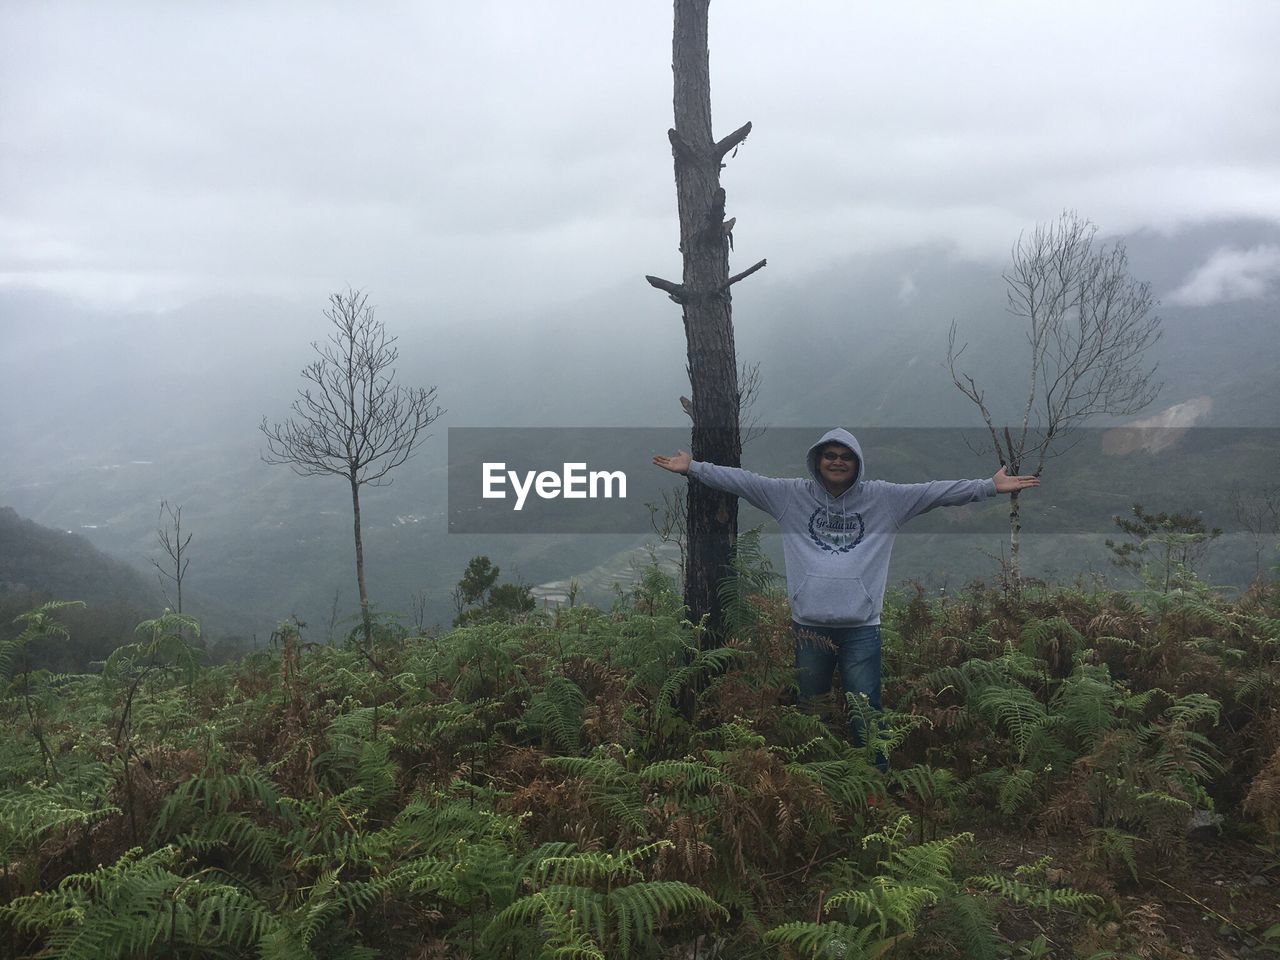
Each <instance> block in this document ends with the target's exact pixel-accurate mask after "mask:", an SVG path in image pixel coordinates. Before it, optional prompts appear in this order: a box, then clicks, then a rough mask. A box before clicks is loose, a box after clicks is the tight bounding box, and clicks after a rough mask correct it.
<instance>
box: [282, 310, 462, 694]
mask: <svg viewBox="0 0 1280 960" xmlns="http://www.w3.org/2000/svg"><path fill="white" fill-rule="evenodd" d="M324 315H325V317H326V318H328V320H329V322H330V323H331V324H332V325H333V332H332V333H330V334H329V338H328V341H327V342H326V343H325V344H324V345H323V346H322V345H321V344H319V343H312V344H311V346H312V349H314V350H315V352H316V353H317V354H319V357H318V359H316V360H315V361H313V362H312V363H311V364H309V365H308V366H306V367H304V368H303V370H302V379H303V380H305V381H306V383H307V384H308V385H307V386H305V387H303V388H302V389H300V390H299V391H298V399H297V400H295V401H294V402H293V412H294V417H293V419H291V420H287V421H285V422H284V423H276V424H269V423H268V422H267V420H266V418H265V417H264V418H263V420H262V425H261V430H262V432H263V434H264V435H265V436H266V438H267V451H268V452H267V453H265V454H263V457H262V458H263V460H265V461H266V462H267V463H283V464H287V465H288V466H289V467H291V468H292V469H293V471H294V473H297V474H298V475H299V476H304V477H310V476H322V475H326V474H331V475H334V476H339V477H343V478H344V479H345V480H346V481H347V483H348V484H349V485H350V487H351V511H352V515H353V518H354V535H355V545H356V585H357V586H358V587H359V590H360V619H361V622H362V623H363V625H364V646H363V647H362V652H363V653H364V656H365V658H366V659H368V660H369V662H370V663H371V664H373V665H374V666H375V667H377V668H378V669H380V670H382V669H385V668H384V667H383V666H382V664H381V663H380V661H378V659H377V658H376V657H375V656H374V654H373V618H372V616H371V615H370V611H369V592H368V590H367V589H366V588H365V577H364V541H363V539H362V537H361V534H360V488H361V487H363V486H371V487H380V486H386V485H388V484H390V483H391V478H390V477H389V476H388V474H389V473H390V472H391V471H392V470H394V469H395V468H396V467H398V466H400V465H401V464H402V463H404V462H405V461H406V460H408V459H409V457H410V456H411V455H412V454H413V451H414V449H415V448H416V447H417V446H418V445H419V444H420V443H422V442H423V441H424V440H426V439H427V437H428V436H429V434H427V433H426V429H427V427H428V426H430V425H431V423H432V422H434V421H435V420H437V419H439V418H440V416H441V415H442V414H443V413H444V410H443V409H441V408H440V407H439V406H437V405H436V402H435V400H436V388H435V387H401V386H396V385H395V384H394V382H393V381H394V379H395V369H394V364H395V362H396V358H397V357H398V356H399V351H398V350H397V349H396V347H395V342H396V338H395V337H389V336H387V331H386V329H385V328H384V327H383V325H382V321H380V320H377V319H375V318H374V315H373V307H371V306H369V305H368V297H367V295H366V294H364V293H362V292H360V291H356V290H347V291H346V292H345V293H335V294H333V295H332V296H330V297H329V309H327V310H326V311H325V312H324Z"/></svg>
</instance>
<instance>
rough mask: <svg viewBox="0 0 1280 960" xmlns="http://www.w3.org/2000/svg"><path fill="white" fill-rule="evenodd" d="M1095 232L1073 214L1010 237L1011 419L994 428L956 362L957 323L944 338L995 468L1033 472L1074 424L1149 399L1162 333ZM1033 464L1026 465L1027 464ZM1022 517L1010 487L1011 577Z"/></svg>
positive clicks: (1118, 257)
mask: <svg viewBox="0 0 1280 960" xmlns="http://www.w3.org/2000/svg"><path fill="white" fill-rule="evenodd" d="M1097 232H1098V228H1097V227H1096V226H1095V225H1094V224H1093V223H1091V222H1090V221H1088V220H1086V219H1084V218H1082V217H1081V216H1079V215H1078V214H1076V213H1074V212H1070V211H1068V212H1065V213H1063V214H1062V215H1061V216H1060V217H1059V218H1058V219H1057V220H1054V221H1053V222H1051V223H1048V224H1041V225H1039V226H1037V227H1036V229H1035V230H1034V231H1033V232H1032V233H1031V235H1030V236H1025V235H1024V236H1022V237H1019V238H1018V243H1017V244H1016V245H1015V246H1014V248H1013V255H1012V262H1011V263H1010V265H1009V267H1008V269H1006V270H1005V272H1004V274H1003V277H1004V282H1005V300H1006V303H1007V306H1008V312H1009V313H1010V314H1011V315H1012V316H1014V317H1015V318H1017V320H1018V321H1020V322H1021V323H1022V324H1023V325H1024V326H1025V328H1026V338H1027V344H1028V345H1029V346H1030V348H1031V350H1030V354H1029V356H1028V358H1027V366H1026V367H1025V368H1024V369H1025V370H1026V373H1027V388H1026V390H1027V392H1026V400H1025V402H1024V403H1023V404H1022V410H1021V415H1020V418H1019V419H1018V420H1016V421H1015V422H1014V423H1013V424H1011V425H1005V426H1003V427H1002V429H997V427H996V423H995V420H994V418H993V416H992V413H991V410H990V408H989V407H988V406H987V403H986V394H985V393H984V391H983V390H982V389H981V388H980V387H979V386H978V385H977V383H975V382H974V379H973V377H971V376H969V375H967V374H964V373H960V372H958V371H957V369H956V361H957V360H959V359H960V355H961V354H962V353H963V352H964V350H965V347H964V346H961V347H960V348H959V349H958V350H957V349H956V325H955V324H954V323H952V324H951V331H950V334H949V336H948V340H947V368H948V369H949V370H950V372H951V379H952V381H953V382H954V383H955V385H956V387H957V388H958V389H959V390H960V392H961V393H963V394H964V395H965V396H966V397H968V398H969V400H970V401H972V402H973V403H974V405H975V406H977V408H978V410H979V412H980V413H981V415H982V419H983V422H984V423H985V424H986V426H987V430H988V431H989V432H990V434H991V442H992V444H993V446H994V448H995V454H996V457H997V458H998V459H999V461H1000V465H1001V466H1004V467H1007V468H1008V471H1009V473H1010V474H1012V475H1017V474H1020V473H1024V472H1031V473H1034V474H1035V475H1036V476H1037V477H1038V476H1040V474H1041V473H1042V472H1043V470H1044V465H1045V460H1046V459H1048V457H1049V456H1050V455H1051V453H1052V452H1053V451H1054V450H1055V448H1056V449H1057V450H1058V451H1060V450H1061V449H1062V446H1063V442H1064V441H1066V440H1067V439H1068V436H1069V434H1070V433H1071V431H1072V430H1073V429H1075V428H1076V427H1079V426H1080V425H1081V424H1083V423H1084V422H1085V421H1087V420H1089V419H1090V418H1091V417H1094V416H1098V415H1100V414H1101V415H1107V416H1128V415H1129V414H1132V413H1136V412H1137V411H1139V410H1141V409H1142V408H1143V407H1145V406H1146V405H1147V404H1148V403H1150V402H1151V401H1152V400H1154V399H1155V396H1156V394H1157V393H1158V392H1159V390H1160V384H1159V383H1157V382H1156V380H1155V366H1154V365H1152V366H1147V362H1146V359H1145V356H1144V355H1145V353H1146V350H1147V348H1148V347H1150V346H1152V345H1153V344H1154V343H1155V342H1156V341H1157V340H1159V339H1160V318H1159V317H1158V316H1156V315H1155V314H1154V313H1153V312H1152V311H1153V310H1154V309H1155V307H1156V301H1155V298H1154V297H1153V296H1152V294H1151V286H1150V284H1148V283H1139V282H1138V281H1137V280H1135V279H1134V278H1133V277H1132V276H1130V274H1129V261H1128V256H1127V254H1126V253H1125V248H1124V245H1123V244H1120V243H1116V244H1114V245H1112V246H1110V247H1106V246H1103V247H1097V246H1095V244H1094V238H1095V236H1096V234H1097ZM1032 463H1034V464H1035V467H1034V469H1032V470H1030V471H1028V467H1029V466H1030V465H1031V464H1032ZM1021 530H1022V520H1021V513H1020V511H1019V505H1018V493H1017V492H1016V491H1015V492H1013V493H1011V494H1010V495H1009V564H1010V566H1009V569H1010V573H1011V575H1012V577H1013V579H1014V581H1015V583H1016V582H1017V580H1018V577H1019V572H1020V571H1019V563H1018V548H1019V545H1020V542H1021V536H1020V534H1021Z"/></svg>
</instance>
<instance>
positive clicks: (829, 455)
mask: <svg viewBox="0 0 1280 960" xmlns="http://www.w3.org/2000/svg"><path fill="white" fill-rule="evenodd" d="M822 459H823V460H825V461H826V462H827V463H835V462H836V461H837V460H839V461H840V462H841V463H853V461H854V460H856V459H857V457H855V456H854V455H853V454H852V453H837V452H836V451H834V450H824V451H822Z"/></svg>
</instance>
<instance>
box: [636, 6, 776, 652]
mask: <svg viewBox="0 0 1280 960" xmlns="http://www.w3.org/2000/svg"><path fill="white" fill-rule="evenodd" d="M709 2H710V0H675V29H674V31H673V35H672V65H671V66H672V72H673V73H674V75H675V95H674V107H675V126H674V127H673V128H672V129H670V130H668V131H667V138H668V139H669V140H670V142H671V154H672V157H673V158H674V160H675V178H676V201H677V208H678V210H679V216H680V252H681V255H682V256H683V259H684V273H683V276H682V278H681V281H680V282H679V283H674V282H672V281H670V280H664V279H662V278H660V277H652V276H649V277H645V279H646V280H648V281H649V283H650V284H651V285H652V286H654V287H656V288H658V289H659V290H662V291H665V292H666V293H667V295H668V296H669V297H670V298H671V299H672V300H673V301H675V302H676V303H678V304H679V305H680V308H681V311H682V313H683V317H684V330H685V340H686V344H687V347H688V355H689V367H688V369H689V383H690V386H691V388H692V393H693V396H692V400H691V401H690V404H689V411H690V416H691V417H692V418H693V429H692V434H693V435H692V439H691V443H692V447H691V452H692V455H693V458H694V459H695V460H702V461H709V462H711V463H718V464H722V465H724V466H730V467H736V466H739V465H740V464H741V462H742V445H741V439H740V436H739V432H738V410H739V405H740V401H741V397H740V395H739V385H738V364H737V359H736V352H735V350H734V343H733V316H732V296H731V294H730V287H732V286H733V284H735V283H737V282H738V281H739V280H742V279H745V278H746V277H748V276H750V275H751V274H753V273H755V272H756V271H757V270H759V269H760V268H761V267H763V266H764V265H765V261H763V260H761V261H760V262H759V263H757V264H755V265H754V266H752V267H750V268H749V269H747V270H744V271H742V272H741V273H739V274H737V275H736V276H730V275H729V250H730V247H731V241H732V230H733V226H734V223H735V219H736V218H735V219H730V220H728V221H726V220H725V216H724V212H725V193H724V188H723V187H721V186H720V169H721V167H723V165H724V159H725V157H726V156H728V155H729V154H730V153H731V152H733V151H736V149H737V147H738V146H739V145H740V144H741V143H742V141H743V140H745V139H746V138H747V134H748V133H750V132H751V124H750V123H746V124H743V125H742V126H741V127H739V128H738V129H737V130H735V131H733V133H731V134H729V135H728V136H726V137H724V138H722V139H720V140H716V139H715V137H714V136H713V134H712V128H711V73H710V57H709V54H708V47H707V8H708V5H709ZM687 523H688V562H687V563H686V565H685V578H684V599H685V603H686V605H687V606H688V607H689V615H690V617H691V618H692V619H693V620H694V622H697V621H699V620H700V619H701V618H702V617H703V616H706V617H708V624H709V626H710V627H711V631H710V636H712V637H714V636H715V635H716V634H717V633H718V630H719V627H720V620H721V618H720V603H719V599H718V596H717V591H716V586H717V584H718V583H719V581H720V580H721V579H723V578H724V577H726V576H728V574H729V572H730V569H731V567H730V561H731V559H732V555H733V547H734V543H735V540H736V538H737V532H738V501H737V498H736V497H733V496H730V495H729V494H726V493H720V492H719V491H716V490H712V489H710V488H709V487H706V486H703V485H702V484H700V483H698V481H697V480H695V479H693V478H690V480H689V494H688V508H687Z"/></svg>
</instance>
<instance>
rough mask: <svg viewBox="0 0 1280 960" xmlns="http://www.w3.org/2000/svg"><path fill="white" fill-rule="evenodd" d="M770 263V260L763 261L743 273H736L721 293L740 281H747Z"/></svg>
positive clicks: (721, 289) (722, 288)
mask: <svg viewBox="0 0 1280 960" xmlns="http://www.w3.org/2000/svg"><path fill="white" fill-rule="evenodd" d="M768 262H769V261H768V260H761V261H760V262H759V263H756V264H752V265H751V266H749V267H747V269H745V270H743V271H742V272H741V273H735V274H734V275H733V276H732V277H730V278H729V279H728V280H727V281H726V282H725V285H724V286H723V287H721V288H720V291H721V292H722V293H723V292H724V291H725V290H728V289H729V288H730V287H732V286H733V285H734V284H735V283H737V282H738V281H739V280H745V279H747V277H749V276H751V275H752V274H753V273H755V272H756V271H757V270H760V269H762V268H763V267H764V266H765V265H766V264H768Z"/></svg>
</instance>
